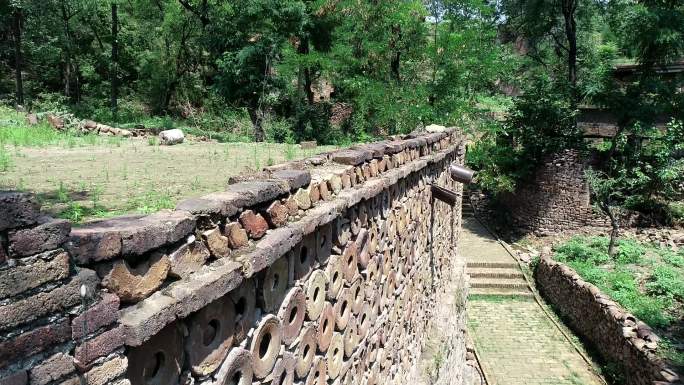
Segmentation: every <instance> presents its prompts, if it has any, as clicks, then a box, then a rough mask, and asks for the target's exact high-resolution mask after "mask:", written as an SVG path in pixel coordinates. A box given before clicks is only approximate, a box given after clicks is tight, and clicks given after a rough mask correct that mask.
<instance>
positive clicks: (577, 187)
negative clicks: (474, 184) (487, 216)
mask: <svg viewBox="0 0 684 385" xmlns="http://www.w3.org/2000/svg"><path fill="white" fill-rule="evenodd" d="M585 167H586V165H585V162H584V161H583V160H582V159H581V157H580V155H579V154H578V153H577V152H576V151H573V150H564V151H563V152H562V153H560V154H557V155H555V156H553V157H551V158H550V159H549V160H548V161H546V162H544V163H543V164H542V165H541V166H540V167H539V169H538V170H537V172H536V174H535V176H534V178H533V180H532V181H531V182H529V183H526V184H525V183H523V184H522V186H520V187H519V188H518V190H517V191H515V193H513V194H502V196H501V202H502V203H503V204H504V205H505V206H506V207H507V208H508V209H509V210H510V213H511V219H512V222H513V225H514V226H515V227H517V228H519V229H520V230H523V231H526V232H532V233H537V234H541V235H547V234H552V233H558V232H561V231H564V230H575V229H578V228H581V227H584V226H595V227H609V226H610V222H609V221H608V220H607V219H606V218H603V217H601V216H600V215H597V214H596V213H595V212H594V210H593V209H592V207H591V202H590V191H589V186H588V185H587V182H586V178H585V176H584V171H585Z"/></svg>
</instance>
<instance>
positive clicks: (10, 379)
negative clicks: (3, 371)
mask: <svg viewBox="0 0 684 385" xmlns="http://www.w3.org/2000/svg"><path fill="white" fill-rule="evenodd" d="M27 384H28V375H27V374H26V371H25V370H20V371H18V372H14V373H12V374H9V375H7V376H5V377H2V378H0V385H27Z"/></svg>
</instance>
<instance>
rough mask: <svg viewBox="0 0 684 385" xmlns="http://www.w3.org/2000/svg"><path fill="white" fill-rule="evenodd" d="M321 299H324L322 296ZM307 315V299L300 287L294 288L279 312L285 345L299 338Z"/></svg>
mask: <svg viewBox="0 0 684 385" xmlns="http://www.w3.org/2000/svg"><path fill="white" fill-rule="evenodd" d="M321 297H323V296H322V295H321ZM305 313H306V297H305V296H304V291H303V290H302V288H300V287H293V288H292V289H290V291H289V292H288V293H287V295H286V296H285V299H284V300H283V304H282V305H281V306H280V310H278V319H280V325H281V327H280V330H281V338H282V340H283V343H284V344H285V345H289V344H291V343H292V342H294V340H295V339H296V338H297V335H299V332H300V331H301V329H302V325H303V324H304V315H305Z"/></svg>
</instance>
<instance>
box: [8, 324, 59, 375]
mask: <svg viewBox="0 0 684 385" xmlns="http://www.w3.org/2000/svg"><path fill="white" fill-rule="evenodd" d="M69 338H71V327H70V326H69V320H67V319H64V320H61V321H59V322H57V323H56V324H52V325H46V326H42V327H39V328H37V329H33V330H31V331H28V332H26V333H24V334H20V335H18V336H16V337H14V338H12V339H9V340H7V341H4V342H0V368H4V367H5V366H7V365H9V364H10V363H11V362H13V361H17V360H18V359H22V358H27V357H29V356H32V355H34V354H36V353H39V352H41V351H43V350H45V349H47V348H49V347H50V346H52V345H56V344H58V343H60V342H64V341H66V340H68V339H69Z"/></svg>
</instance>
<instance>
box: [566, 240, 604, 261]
mask: <svg viewBox="0 0 684 385" xmlns="http://www.w3.org/2000/svg"><path fill="white" fill-rule="evenodd" d="M607 241H608V240H607V239H606V238H605V237H594V238H590V239H588V240H587V239H585V238H582V237H573V238H572V239H570V240H569V241H568V242H566V243H565V244H563V245H561V246H560V247H558V248H557V249H556V258H557V259H558V260H559V261H562V262H565V261H586V262H591V263H592V264H601V263H606V262H608V261H609V260H610V257H609V256H608V243H607Z"/></svg>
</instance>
